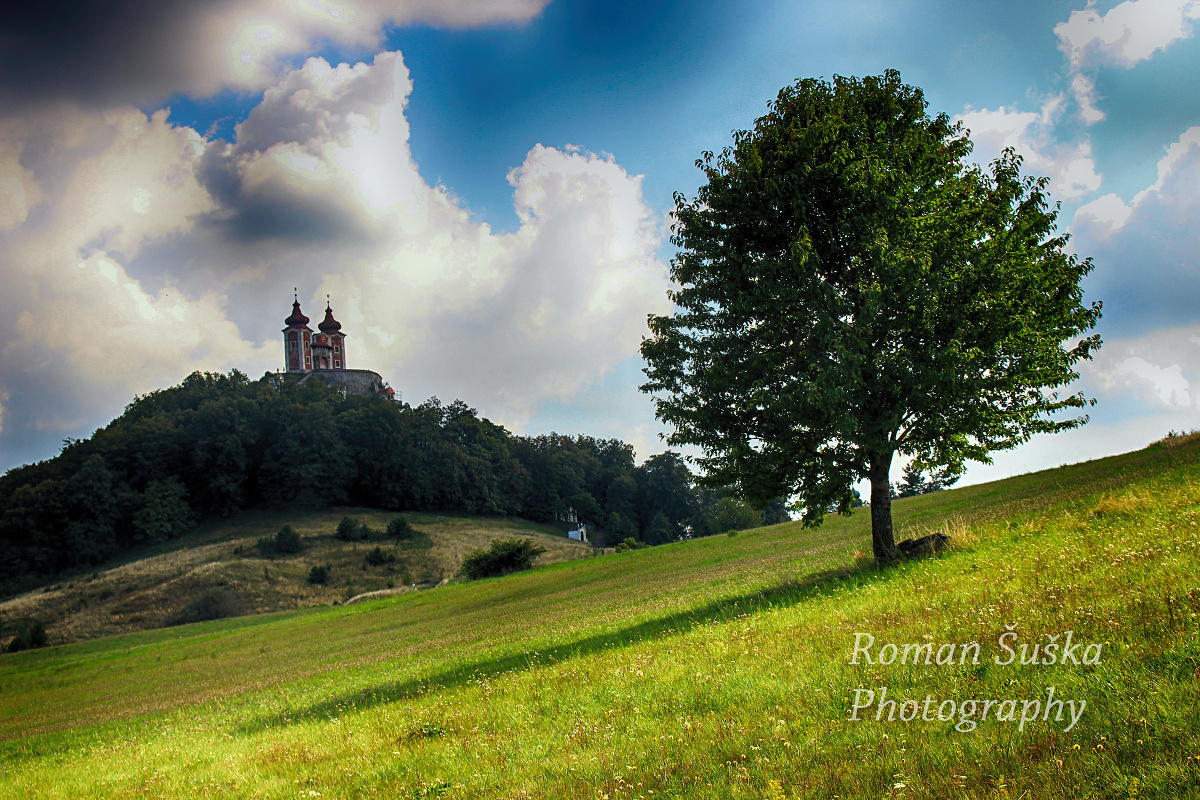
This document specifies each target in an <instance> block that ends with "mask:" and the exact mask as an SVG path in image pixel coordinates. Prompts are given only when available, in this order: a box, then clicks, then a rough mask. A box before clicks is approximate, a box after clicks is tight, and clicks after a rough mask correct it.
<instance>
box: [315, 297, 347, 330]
mask: <svg viewBox="0 0 1200 800" xmlns="http://www.w3.org/2000/svg"><path fill="white" fill-rule="evenodd" d="M317 327H318V328H320V329H321V333H328V334H330V335H333V334H335V333H341V330H342V323H340V322H338V321H337V320H336V319H334V318H333V309H331V308H330V307H329V304H328V303H326V304H325V319H324V320H322V321H321V324H320V325H318V326H317Z"/></svg>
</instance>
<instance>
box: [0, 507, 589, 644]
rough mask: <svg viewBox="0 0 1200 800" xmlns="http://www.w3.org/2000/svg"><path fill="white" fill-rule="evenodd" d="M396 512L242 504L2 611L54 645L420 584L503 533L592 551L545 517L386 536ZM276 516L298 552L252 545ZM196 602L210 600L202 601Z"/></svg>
mask: <svg viewBox="0 0 1200 800" xmlns="http://www.w3.org/2000/svg"><path fill="white" fill-rule="evenodd" d="M347 516H348V517H350V518H352V519H355V520H358V521H359V522H361V523H362V524H364V525H366V526H368V527H369V528H370V529H372V530H373V531H374V535H373V536H372V537H371V538H370V539H369V540H366V541H342V540H339V539H338V538H336V536H335V532H336V530H337V526H338V523H339V521H340V520H342V519H343V518H345V517H347ZM396 516H397V514H396V513H395V512H386V511H377V510H372V509H364V508H333V509H327V510H322V511H295V512H283V513H280V512H244V513H242V514H239V515H237V516H236V517H233V518H231V519H229V520H226V521H224V522H220V523H216V524H209V525H205V526H203V527H202V528H201V529H200V530H198V531H196V532H194V533H192V534H190V535H188V536H186V537H184V538H183V539H181V540H175V541H172V542H170V543H168V544H166V545H162V546H160V547H158V548H151V549H148V550H146V551H143V552H141V553H136V554H132V555H130V556H129V557H127V558H126V559H125V560H124V562H123V563H117V564H114V565H110V566H108V567H107V568H102V569H99V570H96V571H95V572H91V573H84V574H82V575H79V576H76V577H74V578H73V579H67V580H63V581H62V582H60V583H55V584H52V585H49V586H46V587H43V588H41V589H38V590H36V591H32V592H26V593H24V594H22V595H19V596H18V597H15V598H12V599H10V600H6V601H3V602H0V619H3V620H7V621H9V622H10V623H11V622H12V621H14V620H18V619H22V618H33V619H38V620H40V621H42V622H44V623H45V624H46V627H47V632H48V635H49V640H50V642H51V643H52V644H63V643H68V642H74V641H80V640H85V639H94V638H96V637H98V636H108V635H112V634H117V633H130V632H133V631H141V630H148V629H151V628H161V627H163V626H164V625H169V624H172V623H174V622H177V621H178V620H180V619H185V618H186V617H187V615H188V614H189V613H193V612H195V611H197V610H199V611H201V612H202V613H203V612H205V611H207V614H208V617H207V618H219V617H227V616H240V615H244V614H262V613H267V612H271V611H285V610H290V609H295V608H304V607H308V606H327V605H333V604H335V603H344V602H347V601H350V600H352V599H354V598H356V597H359V596H361V595H363V594H368V593H370V594H375V593H378V594H388V593H392V594H395V593H400V592H403V591H406V590H407V591H411V590H414V589H417V588H426V589H427V588H430V587H432V586H435V585H437V584H438V583H440V582H442V581H445V580H447V579H449V578H452V577H453V576H454V575H455V573H457V572H458V568H459V566H460V565H461V564H462V559H463V556H464V555H465V554H466V553H468V552H470V551H471V550H475V549H480V548H487V547H488V545H489V544H490V543H491V541H492V540H493V539H497V538H503V537H506V536H522V537H530V538H533V539H534V540H536V541H537V543H538V544H539V545H541V546H542V547H544V548H546V553H545V554H544V555H543V556H541V558H540V559H539V560H538V563H539V564H554V563H557V562H559V561H566V560H570V559H575V558H585V557H588V556H591V555H592V554H593V552H592V549H591V548H590V547H588V546H587V545H585V544H582V543H581V542H574V541H571V540H570V539H568V538H566V536H565V535H564V534H563V533H562V532H560V531H557V530H556V529H555V528H553V527H552V526H550V525H539V524H537V523H533V522H527V521H525V520H515V519H497V518H488V517H470V516H465V515H440V514H407V515H405V518H406V519H407V520H408V521H409V522H410V523H411V524H412V525H413V527H414V528H415V530H416V536H415V537H414V539H413V540H412V541H407V542H395V541H392V540H390V539H389V538H388V537H387V536H386V535H385V534H384V531H385V529H386V528H387V524H388V522H389V521H390V520H392V519H394V518H395V517H396ZM284 525H290V526H291V527H292V529H293V530H295V532H296V533H297V534H298V535H299V536H300V537H301V541H302V543H303V550H302V551H301V552H300V553H297V554H294V555H287V554H278V553H272V552H271V551H270V550H269V549H268V550H266V551H264V550H263V549H262V548H260V547H258V546H257V544H258V541H259V540H260V539H263V538H270V537H272V536H274V535H275V533H276V532H277V531H278V530H279V529H280V528H281V527H282V526H284ZM376 547H379V548H381V550H382V552H383V553H384V555H385V557H391V558H394V559H395V560H394V561H388V562H386V563H382V564H371V563H369V562H368V561H367V560H366V557H367V555H368V554H369V553H370V552H371V551H372V550H373V549H375V548H376ZM318 565H322V566H324V565H328V566H329V568H330V580H329V582H328V583H326V584H313V583H309V581H308V574H309V571H310V570H311V569H312V567H314V566H318ZM205 603H207V604H208V606H214V607H211V608H209V607H205V608H199V607H200V606H203V605H204V604H205ZM202 618H204V617H202ZM9 627H10V628H11V627H12V626H11V624H10V625H9ZM11 638H12V636H11V633H10V634H9V635H8V636H0V647H2V646H4V645H7V643H8V641H10V640H11Z"/></svg>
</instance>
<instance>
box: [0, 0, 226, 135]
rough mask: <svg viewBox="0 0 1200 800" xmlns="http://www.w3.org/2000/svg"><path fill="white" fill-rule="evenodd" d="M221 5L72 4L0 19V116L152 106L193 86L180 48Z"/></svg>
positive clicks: (26, 6)
mask: <svg viewBox="0 0 1200 800" xmlns="http://www.w3.org/2000/svg"><path fill="white" fill-rule="evenodd" d="M229 5H230V3H229V2H227V1H226V0H73V2H58V3H20V4H12V5H9V6H8V7H7V9H6V11H5V13H4V15H3V16H0V108H3V109H4V110H5V113H11V112H13V111H15V110H19V109H21V108H25V107H29V106H33V105H38V104H41V103H45V102H53V101H56V100H70V101H75V102H79V103H82V104H85V105H110V104H113V103H120V102H134V103H143V102H154V101H156V100H161V99H164V98H165V97H167V96H168V95H170V94H171V92H172V91H174V90H175V89H176V88H178V87H190V86H193V85H194V84H195V83H196V80H195V77H196V76H195V74H194V73H195V71H196V67H197V64H195V63H194V62H193V61H192V60H190V59H189V58H187V57H186V55H187V48H186V47H181V45H183V44H184V43H185V42H186V40H187V39H188V37H189V36H190V35H193V34H194V33H195V26H196V25H198V24H199V23H200V21H201V20H202V19H203V18H204V17H206V16H209V15H211V14H213V12H219V11H220V10H221V9H223V8H226V7H228V6H229Z"/></svg>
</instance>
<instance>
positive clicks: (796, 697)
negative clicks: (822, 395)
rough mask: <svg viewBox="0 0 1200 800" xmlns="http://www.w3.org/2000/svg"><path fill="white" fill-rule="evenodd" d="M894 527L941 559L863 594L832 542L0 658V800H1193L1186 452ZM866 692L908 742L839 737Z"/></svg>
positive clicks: (890, 734)
mask: <svg viewBox="0 0 1200 800" xmlns="http://www.w3.org/2000/svg"><path fill="white" fill-rule="evenodd" d="M894 512H895V518H896V523H897V526H898V528H899V530H900V532H901V535H904V534H917V533H921V532H927V531H932V530H943V531H947V532H949V533H951V534H952V535H953V536H954V537H955V546H954V548H953V549H952V550H951V551H949V552H947V553H944V554H942V555H940V556H938V557H934V558H928V559H923V560H919V561H912V562H906V563H903V564H899V565H896V566H893V567H890V568H887V569H885V570H882V571H880V570H877V569H875V568H874V567H873V566H872V565H871V564H870V563H869V561H867V560H866V559H865V558H864V557H863V552H864V551H866V550H869V520H868V518H867V515H866V514H859V515H856V516H854V517H852V518H849V519H847V518H837V519H833V520H831V521H830V522H829V523H828V524H827V525H826V526H825V527H824V528H821V529H817V530H805V529H802V528H800V526H799V525H798V524H785V525H779V526H774V527H771V528H764V529H759V530H755V531H749V532H743V533H741V534H739V535H737V536H719V537H711V538H705V539H699V540H694V541H689V542H681V543H677V544H671V545H664V546H661V547H656V548H651V549H648V550H639V551H635V552H629V553H621V554H614V555H609V556H605V557H603V558H594V559H586V560H579V561H571V562H567V563H560V564H555V565H551V566H547V567H543V568H539V569H536V570H534V571H532V572H529V573H523V574H520V575H514V576H509V577H507V578H502V579H494V580H488V581H481V582H477V583H471V584H462V585H451V586H445V587H442V588H438V589H434V590H431V591H423V592H416V593H409V594H407V595H403V596H397V597H391V598H385V599H382V600H377V601H372V602H366V603H360V604H355V605H351V606H338V607H321V608H304V609H298V610H295V611H290V612H286V613H282V614H274V615H261V616H256V617H246V618H240V619H231V620H222V621H217V622H208V623H200V624H197V625H191V626H185V627H179V628H170V629H161V630H154V631H145V632H141V633H135V634H128V635H123V636H117V637H111V638H107V639H102V640H96V641H92V642H87V643H80V644H74V645H67V646H63V647H52V648H48V649H45V650H38V651H30V652H23V653H17V654H14V655H9V656H4V657H3V658H0V737H2V738H3V739H4V742H3V746H2V747H0V764H3V769H2V770H0V795H3V796H22V797H49V796H57V797H63V796H67V797H134V796H137V797H143V796H150V797H183V796H193V795H195V794H198V793H201V792H203V793H204V794H205V795H206V796H211V797H297V796H300V797H325V798H330V797H337V798H341V797H346V798H349V797H364V796H381V797H434V796H439V797H453V798H481V797H488V798H491V797H497V798H499V797H504V798H516V797H521V798H549V797H553V798H563V797H570V798H577V797H578V798H582V797H596V798H603V797H608V798H618V797H619V798H639V797H640V798H651V797H654V798H658V797H689V798H690V797H697V798H728V797H734V798H743V797H744V798H763V797H767V798H791V797H820V798H829V797H838V796H840V797H954V798H959V797H1011V798H1018V797H1026V798H1030V797H1081V798H1083V797H1086V798H1093V797H1107V798H1118V797H1120V798H1127V797H1134V796H1136V797H1172V798H1177V797H1194V796H1200V708H1198V707H1197V703H1196V698H1197V697H1198V696H1200V626H1198V623H1197V616H1198V615H1200V586H1198V580H1197V576H1198V575H1200V443H1197V442H1195V441H1186V442H1184V441H1179V440H1172V441H1170V442H1168V443H1167V444H1159V445H1154V446H1152V447H1150V448H1148V449H1146V450H1143V451H1139V452H1135V453H1130V454H1126V455H1123V456H1119V457H1114V458H1108V459H1103V460H1099V461H1094V462H1088V463H1085V464H1079V465H1074V466H1070V467H1063V468H1060V469H1057V470H1049V471H1045V472H1040V473H1036V474H1032V475H1026V476H1021V477H1018V478H1013V479H1009V480H1006V481H1000V482H996V483H991V484H985V485H979V486H972V487H966V488H962V489H956V490H951V491H947V492H941V493H938V494H935V495H928V496H923V497H916V498H911V499H907V500H902V501H898V502H896V504H895V506H894ZM1068 631H1070V632H1071V635H1072V637H1073V641H1074V642H1075V643H1076V645H1083V646H1084V647H1086V648H1090V649H1089V650H1088V651H1086V652H1090V653H1092V655H1093V656H1094V658H1093V659H1092V661H1093V662H1094V663H1080V661H1079V660H1078V659H1076V660H1074V661H1067V662H1066V663H1064V662H1062V661H1058V660H1057V654H1056V657H1055V663H1053V664H1042V665H1037V666H1035V665H1032V664H1025V665H1022V664H1021V663H1020V661H1019V660H1016V661H1015V663H997V662H996V661H995V660H994V659H995V658H996V657H999V656H1000V655H1001V654H1002V653H1003V652H1004V651H1003V650H1002V649H1001V648H1000V647H999V641H1000V637H1001V636H1002V635H1004V634H1005V633H1006V632H1011V633H1013V634H1015V640H1014V641H1012V644H1013V646H1014V647H1015V648H1016V653H1015V654H1014V657H1016V658H1019V656H1020V655H1021V654H1022V652H1023V651H1021V649H1020V647H1021V645H1025V646H1026V647H1027V648H1028V649H1032V647H1033V646H1034V645H1035V644H1037V645H1038V646H1039V648H1041V647H1044V646H1045V645H1047V644H1051V643H1054V644H1057V645H1058V646H1060V647H1061V645H1062V644H1063V638H1064V637H1065V636H1066V635H1067V632H1068ZM861 633H867V634H870V635H871V636H873V637H874V641H875V647H874V649H873V650H872V651H871V653H873V654H874V656H875V661H876V663H873V664H869V665H868V664H866V663H862V662H860V663H857V664H852V663H849V662H850V660H851V655H852V652H853V651H854V647H855V644H856V642H858V641H859V640H858V638H857V634H861ZM888 643H894V644H896V645H897V646H899V645H902V644H904V643H909V644H913V645H914V646H918V645H920V644H922V643H930V644H932V645H933V646H934V647H936V648H937V652H938V654H939V657H940V655H941V654H942V652H943V649H944V647H945V646H947V645H950V646H951V647H952V649H953V650H955V651H956V652H959V653H966V652H968V650H967V647H966V646H967V645H968V644H970V643H978V644H979V645H980V647H981V650H982V659H981V660H980V663H978V664H976V663H974V662H973V661H972V660H970V659H966V660H962V659H959V660H956V661H954V662H953V663H941V664H938V663H931V664H929V665H926V664H924V663H922V664H919V665H914V664H912V663H911V662H910V663H906V664H899V663H895V662H893V663H889V664H882V663H878V661H879V660H880V658H881V657H882V655H883V653H884V652H885V651H884V649H883V646H884V645H885V644H888ZM931 652H932V649H931ZM1046 652H1047V651H1046V650H1041V655H1040V658H1045V656H1046ZM1025 655H1026V656H1028V655H1029V654H1028V653H1025ZM1077 655H1078V656H1083V661H1084V662H1087V661H1088V657H1087V656H1085V655H1084V651H1083V650H1082V648H1081V652H1079V653H1078V654H1077ZM931 657H932V656H931ZM885 687H886V690H887V692H888V696H889V697H892V698H895V699H897V700H899V701H901V702H903V701H905V700H912V701H913V703H915V706H914V708H916V709H917V711H918V712H919V713H920V714H921V715H924V719H922V718H921V716H917V718H916V719H915V720H913V721H910V722H902V721H900V720H899V719H896V720H895V721H890V722H889V721H888V719H887V717H886V716H881V718H880V720H879V721H876V717H875V715H874V714H873V713H871V711H873V708H866V710H865V711H862V710H860V716H859V718H858V719H857V720H852V719H850V717H851V715H852V714H854V713H855V712H854V705H855V703H856V701H857V702H859V703H860V705H861V704H863V703H865V701H866V693H867V692H871V693H874V694H878V693H879V692H880V690H882V689H884V688H885ZM1049 687H1054V690H1055V698H1057V699H1058V700H1060V701H1063V702H1064V703H1066V702H1070V703H1071V704H1072V705H1071V706H1070V708H1069V710H1066V713H1065V716H1064V717H1063V718H1062V719H1058V718H1056V716H1055V712H1050V713H1048V714H1046V715H1045V716H1043V715H1041V714H1040V712H1041V703H1042V702H1043V701H1047V706H1049V702H1048V698H1047V690H1048V688H1049ZM926 698H929V700H926ZM1049 699H1054V698H1049ZM968 700H970V701H973V703H976V704H977V705H973V706H972V708H971V714H970V715H966V703H967V701H968ZM1035 700H1036V701H1037V702H1038V703H1039V708H1038V712H1039V713H1027V712H1030V711H1031V709H1032V705H1031V704H1032V703H1033V702H1034V701H1035ZM922 701H925V704H926V708H925V709H924V710H923V711H922V710H921V709H920V708H919V706H920V705H921V703H922ZM945 701H952V702H953V704H954V709H952V711H951V713H950V716H948V717H946V716H943V718H942V719H941V720H939V719H938V714H941V713H942V711H943V705H942V703H943V702H945ZM930 702H932V703H933V706H932V710H931V709H930V707H929V703H930ZM984 702H990V703H991V704H990V705H989V706H988V707H987V712H986V713H989V714H991V716H990V717H989V718H988V719H986V720H984V721H981V722H980V721H978V720H979V718H980V716H981V714H982V713H985V712H984V711H983V710H982V705H983V703H984ZM1081 704H1085V705H1081ZM907 707H908V706H902V708H907ZM1063 711H1064V709H1063V707H1059V708H1058V709H1057V712H1063ZM1076 712H1079V713H1076ZM900 713H902V714H903V713H905V712H904V711H903V710H902V711H901V712H900ZM1022 713H1026V714H1027V716H1029V717H1030V719H1028V720H1026V722H1024V723H1021V722H1019V720H1018V717H1019V715H1020V714H1022ZM881 714H882V711H881ZM1009 715H1011V720H1010V719H1009V718H1008V716H1009ZM997 717H999V718H1000V719H999V720H998V719H997ZM968 723H974V724H973V725H972V724H968Z"/></svg>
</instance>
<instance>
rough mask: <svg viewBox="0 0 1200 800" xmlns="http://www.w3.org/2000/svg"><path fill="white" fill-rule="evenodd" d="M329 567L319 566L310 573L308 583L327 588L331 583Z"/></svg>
mask: <svg viewBox="0 0 1200 800" xmlns="http://www.w3.org/2000/svg"><path fill="white" fill-rule="evenodd" d="M329 577H330V575H329V565H327V564H326V565H324V566H321V565H318V566H315V567H313V568H312V569H310V570H309V571H308V582H309V583H311V584H314V585H317V586H326V585H328V583H329Z"/></svg>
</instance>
